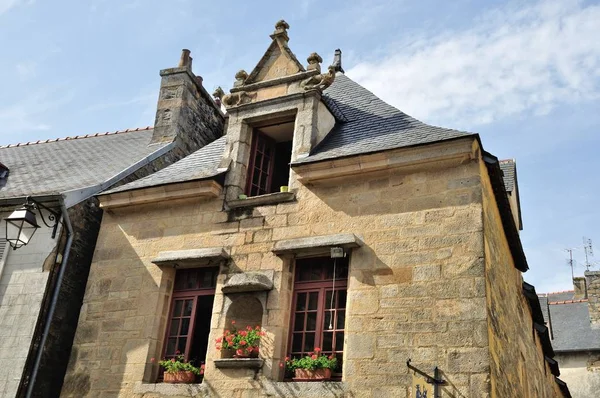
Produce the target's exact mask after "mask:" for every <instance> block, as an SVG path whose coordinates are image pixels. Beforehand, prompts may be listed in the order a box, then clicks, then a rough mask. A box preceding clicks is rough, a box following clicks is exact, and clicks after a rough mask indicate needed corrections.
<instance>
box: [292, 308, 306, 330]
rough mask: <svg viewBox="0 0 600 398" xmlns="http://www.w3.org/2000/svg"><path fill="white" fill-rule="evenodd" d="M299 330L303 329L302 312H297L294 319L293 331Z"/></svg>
mask: <svg viewBox="0 0 600 398" xmlns="http://www.w3.org/2000/svg"><path fill="white" fill-rule="evenodd" d="M301 330H304V312H299V313H297V314H296V318H295V319H294V331H301Z"/></svg>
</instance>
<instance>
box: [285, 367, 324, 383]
mask: <svg viewBox="0 0 600 398" xmlns="http://www.w3.org/2000/svg"><path fill="white" fill-rule="evenodd" d="M294 374H295V376H296V377H294V378H293V380H294V381H317V380H329V379H331V369H315V370H309V369H295V370H294Z"/></svg>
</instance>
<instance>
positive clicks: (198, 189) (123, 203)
mask: <svg viewBox="0 0 600 398" xmlns="http://www.w3.org/2000/svg"><path fill="white" fill-rule="evenodd" d="M222 189H223V187H222V186H221V185H220V184H218V183H217V182H215V181H213V180H202V181H188V182H182V183H177V184H168V185H161V186H158V187H150V188H143V189H136V190H133V191H125V192H117V193H113V194H108V195H100V196H99V197H98V199H99V200H100V207H101V208H103V209H114V208H118V207H127V206H135V205H140V204H146V203H156V202H162V201H166V200H173V199H185V198H216V197H218V196H219V195H220V194H221V191H222Z"/></svg>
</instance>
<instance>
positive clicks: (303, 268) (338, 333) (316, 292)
mask: <svg viewBox="0 0 600 398" xmlns="http://www.w3.org/2000/svg"><path fill="white" fill-rule="evenodd" d="M333 261H334V259H331V258H329V257H317V258H308V259H301V260H296V272H295V279H294V290H293V295H292V311H291V313H292V316H291V319H290V333H289V341H288V347H289V349H288V352H289V353H290V356H292V357H300V356H304V355H307V354H308V353H309V352H312V351H313V350H314V348H315V347H319V348H321V349H322V350H323V354H325V355H328V356H329V355H332V354H333V355H335V356H336V357H338V358H339V359H343V349H344V347H343V345H344V324H345V318H346V292H347V288H348V263H349V261H348V258H343V259H336V262H337V263H336V274H337V275H336V278H335V295H334V298H333V305H331V304H332V303H331V294H330V293H331V292H332V290H333V272H332V270H333ZM307 278H308V280H307ZM302 302H304V303H302ZM332 317H333V319H332ZM330 320H331V326H332V329H329V327H328V326H329V324H330V323H329V322H330ZM300 322H301V323H302V325H301V326H300ZM311 335H314V339H313V338H312V337H310V336H311ZM327 335H329V337H330V338H328V336H327ZM298 338H300V340H297V339H298ZM298 341H300V344H299V345H298ZM329 342H330V343H329ZM294 343H296V344H294ZM324 344H325V346H324ZM298 348H299V349H298ZM334 376H336V377H341V374H340V373H334Z"/></svg>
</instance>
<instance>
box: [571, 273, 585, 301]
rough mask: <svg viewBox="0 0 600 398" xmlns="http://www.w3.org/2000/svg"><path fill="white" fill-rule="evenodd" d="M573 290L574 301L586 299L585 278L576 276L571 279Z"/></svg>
mask: <svg viewBox="0 0 600 398" xmlns="http://www.w3.org/2000/svg"><path fill="white" fill-rule="evenodd" d="M573 289H574V290H575V294H574V295H573V299H574V300H581V299H586V298H588V296H587V287H586V285H585V278H584V277H583V276H576V277H574V278H573Z"/></svg>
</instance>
